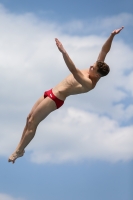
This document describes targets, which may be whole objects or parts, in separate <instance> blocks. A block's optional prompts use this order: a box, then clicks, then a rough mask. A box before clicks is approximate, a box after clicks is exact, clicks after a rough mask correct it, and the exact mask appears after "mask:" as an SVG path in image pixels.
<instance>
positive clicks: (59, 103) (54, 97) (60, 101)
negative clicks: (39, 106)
mask: <svg viewBox="0 0 133 200" xmlns="http://www.w3.org/2000/svg"><path fill="white" fill-rule="evenodd" d="M46 97H49V98H50V99H52V100H53V101H54V102H55V104H56V106H57V109H58V108H60V107H61V106H62V105H63V104H64V101H63V100H61V99H58V98H57V97H56V96H55V95H54V94H53V92H52V89H50V90H48V91H46V92H44V98H46Z"/></svg>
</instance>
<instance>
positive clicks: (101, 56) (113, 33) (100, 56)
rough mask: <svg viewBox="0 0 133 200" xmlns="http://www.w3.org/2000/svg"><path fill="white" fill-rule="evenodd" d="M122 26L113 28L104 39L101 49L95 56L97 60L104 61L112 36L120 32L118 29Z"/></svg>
mask: <svg viewBox="0 0 133 200" xmlns="http://www.w3.org/2000/svg"><path fill="white" fill-rule="evenodd" d="M123 28H124V27H123V26H122V27H121V28H119V29H116V30H114V31H113V32H112V33H111V35H110V36H109V38H108V39H107V40H106V42H105V43H104V45H103V46H102V49H101V51H100V53H99V56H98V58H97V60H99V61H104V60H105V57H106V55H107V53H108V52H109V51H110V48H111V45H112V41H113V39H114V36H115V35H116V34H118V33H120V31H121V30H122V29H123Z"/></svg>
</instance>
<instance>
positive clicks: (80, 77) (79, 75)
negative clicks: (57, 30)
mask: <svg viewBox="0 0 133 200" xmlns="http://www.w3.org/2000/svg"><path fill="white" fill-rule="evenodd" d="M55 42H56V45H57V47H58V49H59V51H60V52H61V53H62V55H63V58H64V61H65V63H66V65H67V67H68V69H69V70H70V72H71V73H72V74H73V76H74V78H75V79H76V80H77V81H78V82H79V83H80V84H81V85H82V86H84V87H87V88H89V89H91V81H90V79H87V78H86V77H85V76H84V74H83V73H82V72H81V71H80V70H79V69H78V68H76V66H75V64H74V63H73V61H72V60H71V58H70V57H69V55H68V53H67V52H66V50H65V49H64V47H63V45H62V43H61V42H60V41H59V40H58V39H57V38H55Z"/></svg>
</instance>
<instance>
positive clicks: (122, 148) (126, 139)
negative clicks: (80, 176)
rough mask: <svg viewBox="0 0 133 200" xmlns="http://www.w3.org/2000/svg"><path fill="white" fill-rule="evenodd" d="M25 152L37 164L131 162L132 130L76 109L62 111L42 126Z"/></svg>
mask: <svg viewBox="0 0 133 200" xmlns="http://www.w3.org/2000/svg"><path fill="white" fill-rule="evenodd" d="M38 132H39V133H38V134H37V135H36V138H35V140H34V141H32V144H30V146H29V147H28V150H32V152H33V153H32V154H31V160H32V161H33V162H36V163H45V162H50V163H62V162H66V161H72V162H77V161H82V160H84V159H101V160H107V161H111V162H116V161H120V160H122V161H127V160H131V159H133V148H132V145H133V126H128V127H120V126H119V125H118V123H117V122H116V121H114V120H111V119H109V118H108V117H105V116H98V115H97V114H95V113H91V112H85V111H81V110H78V109H75V108H69V109H62V110H60V111H59V112H57V113H54V114H53V115H51V117H50V119H49V120H47V121H46V122H43V123H42V124H41V125H40V127H39V129H38Z"/></svg>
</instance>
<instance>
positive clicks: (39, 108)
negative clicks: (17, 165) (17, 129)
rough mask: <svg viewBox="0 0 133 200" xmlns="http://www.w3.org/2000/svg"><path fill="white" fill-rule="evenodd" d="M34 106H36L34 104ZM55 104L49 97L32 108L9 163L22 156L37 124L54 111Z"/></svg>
mask: <svg viewBox="0 0 133 200" xmlns="http://www.w3.org/2000/svg"><path fill="white" fill-rule="evenodd" d="M35 105H36V104H35ZM56 109H57V108H56V104H55V102H54V101H53V100H51V99H50V98H49V97H47V98H45V99H44V98H43V100H42V101H40V103H39V104H38V105H36V106H34V107H33V109H32V111H31V113H30V115H29V117H28V118H27V124H26V127H25V131H24V132H23V135H22V138H21V141H20V143H19V144H18V146H17V148H16V151H15V152H14V153H13V154H12V155H11V156H10V158H9V160H8V161H9V162H12V163H14V162H15V160H16V159H17V158H18V157H21V156H23V154H24V149H25V147H26V146H27V145H28V144H29V143H30V141H31V140H32V139H33V137H34V135H35V132H36V129H37V126H38V124H39V123H40V122H41V121H42V120H43V119H45V118H46V117H47V116H48V115H49V114H50V113H51V112H52V111H54V110H56Z"/></svg>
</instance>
